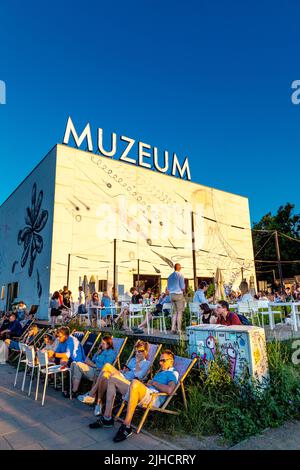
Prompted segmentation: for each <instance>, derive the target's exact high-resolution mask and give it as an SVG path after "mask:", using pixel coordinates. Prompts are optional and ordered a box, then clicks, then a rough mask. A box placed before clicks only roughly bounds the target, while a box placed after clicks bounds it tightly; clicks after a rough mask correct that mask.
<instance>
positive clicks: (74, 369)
mask: <svg viewBox="0 0 300 470" xmlns="http://www.w3.org/2000/svg"><path fill="white" fill-rule="evenodd" d="M15 321H17V320H16V317H15V315H14V314H12V315H11V316H10V318H9V322H10V323H13V322H15ZM0 329H1V334H2V333H5V332H6V331H7V328H6V327H4V329H3V328H2V325H1V328H0ZM10 331H11V332H12V331H14V333H15V330H10ZM38 332H39V329H38V327H37V325H36V324H32V325H31V326H30V327H29V329H28V331H27V333H26V335H25V336H24V337H23V339H22V342H23V343H25V344H31V345H33V346H34V347H35V348H36V349H39V348H38V347H37V345H35V344H34V341H33V339H34V337H36V336H37V335H38ZM2 343H3V345H4V346H3V347H4V348H5V351H6V353H5V355H6V360H7V355H8V351H9V349H14V350H16V351H18V350H20V347H19V342H18V341H17V340H16V339H11V338H10V339H9V338H6V339H5V340H4V341H2ZM0 348H1V346H0ZM40 349H41V350H42V351H44V352H45V351H46V352H47V354H48V358H49V364H50V366H51V364H53V365H54V364H57V365H60V366H61V367H68V368H71V377H72V391H71V393H72V398H78V400H79V401H81V402H82V403H84V404H90V405H91V404H94V405H95V408H94V416H95V417H96V418H97V420H96V421H93V422H91V423H90V425H89V427H90V428H91V429H97V428H101V427H103V428H108V427H112V426H113V424H114V419H113V408H114V403H115V398H116V394H117V392H119V393H120V394H121V396H122V397H123V398H124V399H125V400H126V401H127V403H128V406H127V412H126V418H125V420H124V423H123V424H122V425H121V426H120V428H119V430H118V431H117V433H116V435H115V436H114V441H115V442H121V441H123V440H125V439H127V438H128V437H129V436H130V435H131V434H132V427H131V421H132V418H133V415H134V412H135V410H136V408H137V406H138V405H142V404H143V405H147V404H149V403H150V401H151V400H152V395H153V393H160V392H163V393H164V394H165V395H164V396H161V395H158V396H157V397H156V398H155V400H153V406H161V405H162V403H163V402H164V400H165V399H166V397H167V395H168V394H172V392H173V390H174V389H175V386H176V385H177V383H178V376H179V374H178V372H177V371H176V370H175V369H174V367H173V365H174V354H173V352H172V351H170V350H168V349H166V350H165V351H163V353H162V354H161V356H160V360H159V365H160V368H159V371H158V372H157V373H156V374H155V375H154V377H153V379H152V380H148V381H146V379H147V378H148V376H149V373H150V368H151V366H152V363H151V362H150V360H149V359H148V354H149V343H148V342H146V341H143V340H137V341H136V343H135V345H134V355H133V356H132V358H131V359H130V360H129V361H128V362H127V363H126V364H124V365H123V367H122V369H121V370H118V369H117V368H116V367H115V366H114V363H115V362H116V359H117V352H116V351H115V350H114V343H113V337H112V336H111V335H109V334H105V335H104V336H103V337H102V340H101V343H100V345H99V347H98V349H97V351H96V352H95V354H94V355H93V357H92V359H89V358H88V357H86V355H85V352H84V348H83V346H82V344H81V342H80V341H79V340H78V338H77V337H76V336H74V335H72V334H71V333H70V329H69V327H67V326H62V327H60V328H58V329H56V330H51V331H48V332H47V333H46V334H45V335H44V336H43V344H42V345H41V347H40ZM83 377H85V378H86V379H87V380H88V381H90V382H91V386H90V389H89V391H88V392H87V393H85V394H83V395H82V394H79V388H80V385H81V381H82V378H83ZM63 396H64V397H65V398H70V394H69V392H67V391H65V392H63ZM104 405H105V406H104Z"/></svg>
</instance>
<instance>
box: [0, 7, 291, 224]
mask: <svg viewBox="0 0 300 470" xmlns="http://www.w3.org/2000/svg"><path fill="white" fill-rule="evenodd" d="M299 14H300V3H299V2H298V1H296V0H295V1H288V2H283V1H278V0H272V1H271V0H270V1H269V0H268V1H263V0H260V1H259V2H258V1H256V2H250V1H245V2H240V1H237V0H236V1H230V0H229V1H226V2H224V0H223V1H221V0H217V1H213V0H210V1H209V0H198V1H193V0H192V1H189V0H188V1H186V2H175V1H169V0H164V1H157V0H152V1H145V0H140V1H130V0H129V1H127V2H122V1H114V2H104V1H89V0H87V1H85V2H78V1H77V2H76V1H74V0H73V1H69V0H67V1H66V0H64V1H56V0H54V1H51V2H40V1H30V0H28V1H26V2H24V1H20V0H15V1H14V2H11V1H8V0H2V1H1V4H0V54H1V60H0V80H4V81H5V83H6V86H7V103H6V105H0V157H1V169H2V171H1V177H0V182H1V184H0V203H1V202H2V201H3V200H4V199H5V198H6V197H7V196H8V195H9V194H10V193H11V191H12V190H13V189H14V188H15V187H16V185H17V184H18V183H20V182H21V181H22V179H23V178H24V177H25V176H26V175H27V174H28V173H29V172H30V171H31V170H32V168H33V167H34V165H36V164H37V163H38V162H39V160H40V159H41V158H42V157H43V156H44V155H45V154H46V153H47V152H48V151H49V150H50V148H51V147H52V146H53V145H54V144H55V143H57V142H61V141H62V138H63V134H64V130H65V125H66V121H67V117H68V115H71V116H72V118H73V120H74V123H75V124H76V126H78V128H80V127H81V126H83V125H85V124H86V122H88V121H89V122H90V123H91V125H92V128H93V129H94V130H95V129H96V128H97V127H102V128H103V129H104V130H105V131H106V132H113V131H115V132H116V133H117V134H118V135H121V134H125V135H127V136H130V137H133V138H136V139H137V140H142V141H143V142H147V143H150V144H151V145H153V146H154V145H155V146H157V147H158V148H159V149H160V150H164V149H168V150H169V151H175V152H176V153H177V155H178V156H179V157H180V158H181V160H183V158H184V157H185V156H188V157H189V162H190V166H191V174H192V180H193V181H195V182H198V183H201V184H204V185H208V186H213V187H216V188H219V189H223V190H226V191H230V192H235V193H238V194H242V195H246V196H248V197H249V201H250V210H251V218H252V221H258V220H259V218H260V217H261V216H262V215H263V214H265V213H266V212H268V211H275V210H276V209H277V208H278V207H279V205H281V204H284V203H286V202H287V201H289V202H292V203H294V204H295V205H296V210H297V211H298V212H300V196H299V194H300V192H299V183H298V179H299V178H298V176H299V170H300V163H299V148H300V139H299V135H300V105H298V106H295V105H293V104H292V102H291V92H292V91H291V83H292V81H293V80H296V79H300V61H299V39H300V38H299V36H300V30H299Z"/></svg>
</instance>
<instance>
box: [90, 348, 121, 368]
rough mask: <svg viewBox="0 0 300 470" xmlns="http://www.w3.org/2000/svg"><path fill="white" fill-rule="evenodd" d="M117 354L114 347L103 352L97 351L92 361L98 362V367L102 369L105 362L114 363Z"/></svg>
mask: <svg viewBox="0 0 300 470" xmlns="http://www.w3.org/2000/svg"><path fill="white" fill-rule="evenodd" d="M116 357H117V354H116V352H115V350H114V349H104V351H102V352H101V353H96V354H94V356H93V359H92V361H93V362H94V363H95V364H96V367H97V369H102V367H103V366H104V364H107V363H109V364H113V363H114V361H115V359H116Z"/></svg>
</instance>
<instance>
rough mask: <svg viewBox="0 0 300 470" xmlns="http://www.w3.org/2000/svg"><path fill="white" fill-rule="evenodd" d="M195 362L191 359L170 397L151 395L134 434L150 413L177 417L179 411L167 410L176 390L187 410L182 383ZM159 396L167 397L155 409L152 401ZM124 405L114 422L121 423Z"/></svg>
mask: <svg viewBox="0 0 300 470" xmlns="http://www.w3.org/2000/svg"><path fill="white" fill-rule="evenodd" d="M177 357H180V356H177ZM184 359H187V358H184ZM196 362H197V358H195V359H191V362H190V364H189V366H188V367H187V369H186V371H185V373H184V374H183V376H182V377H181V379H180V380H179V382H178V384H177V385H176V387H175V389H174V392H173V393H172V394H171V395H168V394H167V393H162V392H159V393H153V394H152V398H151V401H150V403H149V404H148V405H147V406H146V407H143V409H144V410H145V411H144V413H143V416H142V419H141V421H140V422H139V424H138V426H137V428H136V433H137V434H139V432H140V431H141V429H142V427H143V426H144V424H145V421H146V419H147V416H148V414H149V412H150V411H158V412H160V413H166V414H172V415H179V414H180V411H173V410H169V409H167V407H168V405H169V403H170V401H171V400H172V398H173V397H174V396H175V395H176V394H177V392H178V390H179V389H181V393H182V398H183V403H184V408H185V410H187V408H188V405H187V399H186V391H185V388H184V381H185V379H186V378H187V376H188V375H189V373H190V371H191V370H192V368H193V367H194V365H195V364H196ZM159 396H165V397H167V399H166V401H165V402H164V403H163V404H162V406H161V407H159V408H157V407H155V406H153V405H152V404H153V402H154V400H155V399H156V398H157V397H159ZM125 405H126V401H125V400H123V402H122V405H121V406H120V409H119V411H118V413H117V414H116V416H115V419H116V420H119V421H123V420H122V419H120V416H121V414H122V411H123V409H124V407H125Z"/></svg>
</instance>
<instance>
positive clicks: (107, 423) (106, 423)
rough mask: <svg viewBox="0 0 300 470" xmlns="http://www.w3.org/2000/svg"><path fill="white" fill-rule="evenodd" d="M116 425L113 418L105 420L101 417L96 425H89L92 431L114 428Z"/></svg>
mask: <svg viewBox="0 0 300 470" xmlns="http://www.w3.org/2000/svg"><path fill="white" fill-rule="evenodd" d="M113 425H114V419H113V418H104V416H100V418H99V419H97V421H95V422H94V423H90V424H89V428H90V429H99V428H112V427H113Z"/></svg>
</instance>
